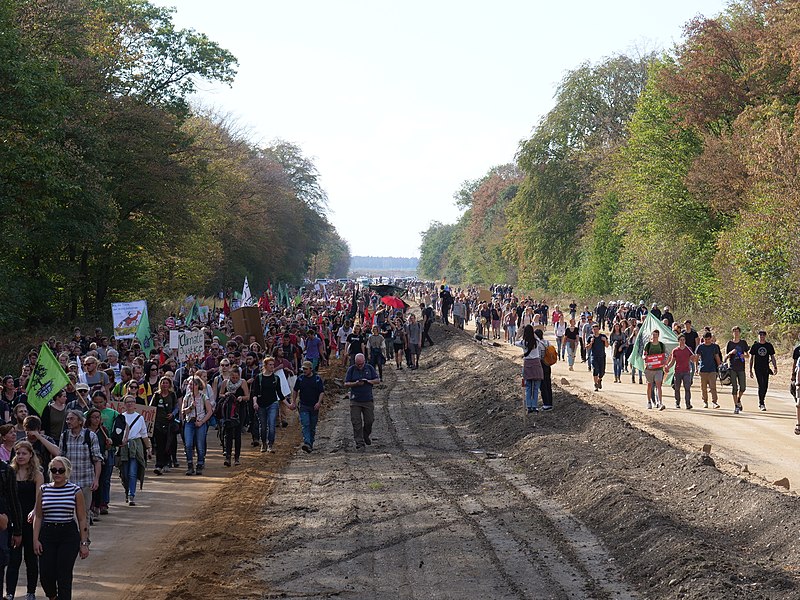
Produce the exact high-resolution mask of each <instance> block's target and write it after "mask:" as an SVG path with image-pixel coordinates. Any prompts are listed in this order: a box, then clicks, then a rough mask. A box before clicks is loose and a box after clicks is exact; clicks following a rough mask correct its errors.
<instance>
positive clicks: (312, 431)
mask: <svg viewBox="0 0 800 600" xmlns="http://www.w3.org/2000/svg"><path fill="white" fill-rule="evenodd" d="M299 415H300V425H301V426H302V428H303V441H304V442H305V443H306V444H308V445H309V446H311V447H312V448H313V447H314V437H315V435H316V433H317V421H318V420H319V411H316V410H301V411H299Z"/></svg>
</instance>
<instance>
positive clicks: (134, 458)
mask: <svg viewBox="0 0 800 600" xmlns="http://www.w3.org/2000/svg"><path fill="white" fill-rule="evenodd" d="M122 402H123V405H124V406H125V412H124V413H122V416H123V417H124V418H125V434H124V435H123V437H122V445H121V446H120V447H119V474H120V479H121V480H122V486H123V487H124V488H125V502H127V503H128V506H136V484H137V483H138V484H139V487H141V486H142V485H143V484H144V473H145V470H146V469H147V459H148V458H152V457H153V452H152V446H151V443H150V438H149V437H148V435H147V425H146V424H145V422H144V419H142V415H141V414H139V413H137V412H136V398H134V397H133V396H125V398H123V400H122ZM204 445H205V443H204ZM198 454H199V450H198ZM201 471H202V469H201Z"/></svg>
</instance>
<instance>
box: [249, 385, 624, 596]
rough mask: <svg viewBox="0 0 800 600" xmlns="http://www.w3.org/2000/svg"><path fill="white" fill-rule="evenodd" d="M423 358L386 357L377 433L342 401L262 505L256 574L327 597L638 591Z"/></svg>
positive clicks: (281, 586)
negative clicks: (502, 454)
mask: <svg viewBox="0 0 800 600" xmlns="http://www.w3.org/2000/svg"><path fill="white" fill-rule="evenodd" d="M421 375H422V371H416V372H413V371H409V370H403V371H397V372H395V371H394V370H392V369H387V377H386V385H385V387H384V386H382V388H383V389H378V390H376V391H375V397H376V429H375V433H374V436H373V444H372V446H370V447H368V448H367V451H366V452H359V451H356V450H355V448H354V446H353V443H352V428H351V425H350V421H349V412H348V410H347V401H346V400H343V401H342V402H341V403H340V405H339V406H337V407H336V409H335V410H334V411H332V412H331V414H330V416H331V418H329V419H328V420H326V421H325V422H324V424H323V426H322V428H321V431H320V439H319V442H318V448H319V450H318V452H317V453H315V454H313V455H310V456H299V457H298V458H297V459H295V461H294V462H293V463H292V464H291V466H290V467H289V468H288V470H287V471H286V473H285V474H284V476H283V477H282V478H281V482H280V484H279V485H278V486H277V488H276V490H275V492H274V494H273V496H272V498H271V501H270V503H269V506H268V510H267V519H268V520H269V521H270V522H271V523H272V525H273V526H272V528H271V530H270V531H269V535H268V542H267V546H266V550H265V555H264V557H263V558H262V559H260V560H257V561H255V562H254V564H253V566H252V569H251V571H250V572H251V573H252V574H253V575H254V576H259V577H262V578H263V580H264V584H265V588H266V589H268V590H269V591H270V593H271V594H272V595H275V596H277V595H283V594H285V595H287V596H288V597H303V598H326V597H330V596H333V595H336V596H337V597H342V598H475V599H479V598H480V599H485V598H497V599H503V598H592V597H616V598H631V597H633V592H632V590H631V589H630V588H629V587H628V586H627V585H626V584H625V583H623V582H622V581H621V577H620V575H619V573H618V572H617V571H616V569H615V567H614V563H613V561H611V556H610V555H609V554H608V553H607V551H606V550H605V549H604V547H603V546H602V544H601V543H600V542H599V540H597V539H596V538H595V537H594V536H593V535H592V534H591V533H589V531H588V530H587V529H586V528H585V527H583V526H582V525H581V524H580V523H579V522H577V521H576V520H575V519H573V518H572V517H571V516H570V515H569V513H568V512H567V511H566V510H565V509H564V508H563V507H561V506H560V505H559V504H558V503H557V502H555V501H553V500H552V499H548V498H546V497H544V495H543V494H542V493H541V492H540V491H539V490H538V489H537V488H536V487H535V486H534V485H532V482H531V481H530V480H529V479H528V478H527V477H526V476H525V475H524V474H520V473H518V472H516V471H515V470H514V469H513V468H511V466H510V465H509V464H508V462H507V461H506V460H503V459H491V458H489V457H488V456H489V455H487V454H486V453H485V452H483V451H481V450H480V449H479V448H480V442H479V441H478V440H477V439H476V438H475V436H474V434H472V433H471V432H470V431H468V429H467V428H466V427H465V426H464V425H458V424H457V423H456V420H454V419H453V418H452V417H453V415H452V408H451V407H450V406H449V404H448V402H449V401H452V398H443V397H441V395H442V390H440V389H438V386H437V385H436V383H435V381H433V380H428V379H426V377H424V376H421Z"/></svg>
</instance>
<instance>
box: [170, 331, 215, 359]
mask: <svg viewBox="0 0 800 600" xmlns="http://www.w3.org/2000/svg"><path fill="white" fill-rule="evenodd" d="M205 340H206V336H205V334H204V333H203V332H202V331H174V330H173V331H170V332H169V347H170V350H177V351H178V360H179V361H181V362H183V361H184V360H186V357H187V356H189V355H190V354H197V355H198V356H202V355H203V350H204V345H205Z"/></svg>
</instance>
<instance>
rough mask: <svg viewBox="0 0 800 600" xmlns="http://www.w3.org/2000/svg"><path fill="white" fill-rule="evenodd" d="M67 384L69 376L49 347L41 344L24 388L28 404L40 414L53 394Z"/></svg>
mask: <svg viewBox="0 0 800 600" xmlns="http://www.w3.org/2000/svg"><path fill="white" fill-rule="evenodd" d="M68 384H69V378H68V377H67V374H66V373H65V372H64V369H62V368H61V365H60V364H59V362H58V361H57V360H56V357H55V356H53V353H52V352H51V350H50V347H49V346H48V345H47V344H42V348H41V349H40V350H39V358H38V359H36V366H35V367H34V368H33V372H32V373H31V378H30V379H29V380H28V387H27V388H26V389H25V392H26V393H27V394H28V404H29V405H30V406H31V407H33V409H34V410H35V411H36V412H37V413H39V415H41V414H42V411H44V407H45V406H47V403H48V402H50V400H52V399H53V396H55V395H56V394H57V393H58V392H60V391H61V390H63V389H64V388H65V387H67V385H68Z"/></svg>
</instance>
